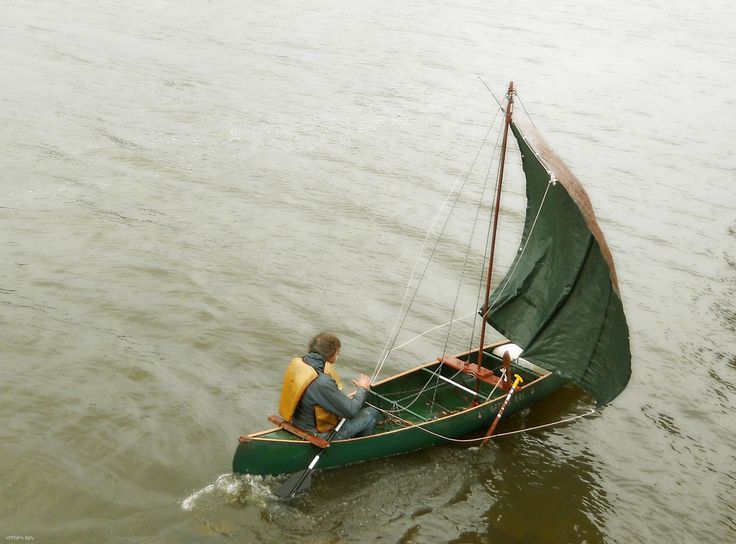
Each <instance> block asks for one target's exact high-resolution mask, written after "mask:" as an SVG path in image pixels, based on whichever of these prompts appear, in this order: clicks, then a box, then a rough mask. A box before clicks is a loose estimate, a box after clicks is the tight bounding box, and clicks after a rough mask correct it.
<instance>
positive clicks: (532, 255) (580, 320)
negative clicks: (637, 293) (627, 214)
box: [487, 122, 631, 405]
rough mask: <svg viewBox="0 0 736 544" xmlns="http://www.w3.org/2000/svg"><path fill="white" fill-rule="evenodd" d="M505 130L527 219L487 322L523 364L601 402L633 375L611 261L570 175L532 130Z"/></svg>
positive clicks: (587, 204)
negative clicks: (512, 140) (520, 175)
mask: <svg viewBox="0 0 736 544" xmlns="http://www.w3.org/2000/svg"><path fill="white" fill-rule="evenodd" d="M511 128H512V130H513V132H514V135H515V136H516V140H517V142H518V145H519V150H520V151H521V155H522V163H523V167H524V174H525V175H526V183H527V184H526V196H527V209H526V220H525V224H524V231H523V234H522V240H521V244H520V248H519V253H518V254H517V257H516V260H515V261H514V263H513V264H512V265H511V267H510V269H509V272H508V274H507V276H506V277H505V278H504V279H503V281H501V283H500V284H499V285H498V286H497V287H496V289H495V291H494V293H493V295H492V297H491V300H490V307H491V310H490V312H488V314H487V320H488V322H489V323H490V324H491V325H492V326H493V327H494V328H496V329H497V330H498V331H499V332H501V333H502V334H503V335H504V336H506V337H507V338H509V339H510V340H511V341H513V342H514V343H516V344H518V345H519V346H521V347H522V348H524V353H523V356H524V358H525V359H527V360H529V361H532V362H534V363H535V364H537V365H539V366H541V367H543V368H546V369H548V370H552V371H555V372H557V373H559V374H561V375H563V376H564V377H566V378H569V379H570V380H572V381H574V382H575V383H577V384H578V385H580V386H581V387H583V388H584V389H585V390H587V391H588V392H589V393H590V394H591V395H593V397H594V398H595V400H596V402H597V403H598V404H599V405H600V404H605V403H607V402H609V401H611V400H612V399H614V398H615V397H616V396H617V395H618V394H619V393H620V392H621V391H622V390H623V389H624V387H626V384H627V383H628V381H629V376H630V375H631V351H630V348H629V330H628V326H627V324H626V316H625V315H624V311H623V306H622V304H621V299H620V297H619V293H618V284H617V280H616V271H615V267H614V265H613V259H612V258H611V254H610V251H609V250H608V246H607V244H606V242H605V240H604V238H603V234H602V233H601V231H600V228H599V227H598V224H597V222H596V219H595V215H594V213H593V209H592V206H591V204H590V200H589V199H588V196H587V194H586V193H585V191H584V190H583V188H582V186H581V185H580V183H579V182H578V180H577V179H576V178H575V176H574V175H573V174H572V173H571V172H570V170H569V169H568V168H567V167H566V166H565V165H564V163H563V162H562V161H561V160H560V159H559V157H557V156H556V155H555V154H554V152H553V151H552V150H551V149H550V148H549V146H547V144H546V143H545V142H544V140H542V138H541V137H540V136H539V134H538V133H537V131H536V129H534V128H533V127H531V126H524V127H523V128H521V127H520V126H519V124H518V123H516V122H515V123H512V126H511ZM550 180H552V181H550ZM540 206H541V209H540Z"/></svg>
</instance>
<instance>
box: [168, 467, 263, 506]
mask: <svg viewBox="0 0 736 544" xmlns="http://www.w3.org/2000/svg"><path fill="white" fill-rule="evenodd" d="M276 498H277V497H276V496H275V495H274V494H273V493H272V492H271V489H270V487H269V486H268V484H267V483H266V478H265V477H263V476H253V475H250V474H222V475H220V476H218V478H217V480H215V482H214V483H211V484H210V485H208V486H206V487H203V488H202V489H199V490H197V491H195V492H194V493H192V494H191V495H189V496H188V497H187V498H186V499H184V500H182V501H181V508H182V510H185V511H187V512H192V511H194V510H195V509H197V510H198V509H201V508H206V507H207V506H208V505H209V504H211V503H217V504H222V502H223V501H225V502H226V503H228V504H255V505H257V506H261V507H265V506H266V505H267V503H268V502H269V501H272V500H276Z"/></svg>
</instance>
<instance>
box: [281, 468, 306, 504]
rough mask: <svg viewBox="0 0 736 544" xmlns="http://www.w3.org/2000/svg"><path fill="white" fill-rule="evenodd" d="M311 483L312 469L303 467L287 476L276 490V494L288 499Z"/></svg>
mask: <svg viewBox="0 0 736 544" xmlns="http://www.w3.org/2000/svg"><path fill="white" fill-rule="evenodd" d="M310 485H312V470H311V469H305V470H302V471H301V472H297V473H296V474H292V475H291V476H289V479H288V480H286V481H285V482H284V483H283V484H281V485H280V486H279V488H278V489H277V490H276V496H278V497H280V498H282V499H290V498H292V497H293V496H295V495H296V494H297V493H300V492H301V491H304V490H305V489H308V488H309V486H310Z"/></svg>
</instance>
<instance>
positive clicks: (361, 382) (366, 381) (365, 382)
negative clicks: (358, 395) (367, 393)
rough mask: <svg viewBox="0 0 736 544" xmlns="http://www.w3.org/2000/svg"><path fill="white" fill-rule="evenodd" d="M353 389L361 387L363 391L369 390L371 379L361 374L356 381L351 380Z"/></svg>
mask: <svg viewBox="0 0 736 544" xmlns="http://www.w3.org/2000/svg"><path fill="white" fill-rule="evenodd" d="M353 383H354V384H355V387H362V388H363V389H370V388H371V379H370V378H369V377H368V376H366V375H365V374H361V375H360V377H359V378H358V379H357V380H353Z"/></svg>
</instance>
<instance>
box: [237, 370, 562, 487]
mask: <svg viewBox="0 0 736 544" xmlns="http://www.w3.org/2000/svg"><path fill="white" fill-rule="evenodd" d="M466 357H467V355H466ZM487 359H488V360H487V361H484V362H483V366H487V367H491V365H496V363H500V360H494V358H491V357H488V358H487ZM437 366H438V365H437V363H434V364H429V365H425V366H423V367H418V368H416V369H414V370H412V371H410V372H408V373H405V374H400V375H398V376H396V377H392V378H388V379H386V380H384V381H382V382H380V383H378V384H376V385H375V386H374V388H373V389H374V391H375V392H376V393H379V394H380V395H381V397H378V396H376V395H371V397H370V398H369V402H371V403H372V404H374V405H376V406H378V407H380V408H383V409H388V408H390V407H391V406H392V404H391V403H390V402H388V399H390V398H398V397H399V396H400V395H402V394H405V393H406V390H407V389H411V388H412V387H416V386H417V385H419V387H421V384H425V383H426V382H427V379H428V377H429V376H430V374H429V371H433V370H435V369H436V368H437ZM514 371H517V372H519V373H521V374H522V375H524V374H526V376H525V381H526V385H524V386H522V387H521V388H520V389H519V390H518V391H517V392H516V393H515V394H514V395H513V396H512V398H511V402H510V403H509V405H508V406H507V408H506V411H505V412H504V417H508V416H510V415H512V414H514V413H515V412H518V411H520V410H523V409H524V408H526V407H528V406H531V405H532V404H534V403H535V402H538V401H539V400H541V399H543V398H544V397H546V396H547V395H549V394H550V393H552V392H553V391H555V390H556V389H558V388H559V387H561V386H562V385H563V384H564V383H566V380H565V379H563V378H561V377H560V376H558V375H557V374H547V375H544V376H542V377H539V376H536V375H532V374H530V373H528V372H526V373H525V371H523V370H520V369H516V368H514ZM444 373H447V376H448V377H453V378H454V381H455V382H456V383H459V384H460V385H464V386H465V387H467V388H470V389H472V388H474V387H475V379H474V378H472V377H470V376H467V375H460V376H456V375H454V372H453V373H450V372H449V371H448V370H447V369H443V374H444ZM527 380H528V381H527ZM440 384H441V385H440V387H438V388H437V389H435V387H434V386H433V387H432V388H430V389H428V390H427V391H426V392H424V398H420V399H418V402H414V403H413V404H412V406H411V409H410V410H411V413H409V412H408V411H404V412H401V414H400V417H401V418H402V419H403V420H404V423H403V424H402V423H396V422H393V420H390V419H387V420H386V422H384V423H383V424H381V425H379V426H378V427H377V428H376V430H375V434H372V435H371V436H367V437H359V438H350V439H347V440H336V441H334V442H332V444H331V445H330V447H329V448H328V450H327V451H326V452H325V454H324V455H323V456H322V458H321V460H320V463H319V468H330V467H340V466H344V465H349V464H353V463H359V462H362V461H368V460H371V459H378V458H381V457H388V456H391V455H398V454H402V453H407V452H411V451H416V450H419V449H422V448H426V447H428V446H433V445H437V444H441V443H443V442H446V439H445V437H447V438H459V437H463V436H467V435H470V434H473V433H478V432H482V431H485V430H486V429H488V427H490V425H491V423H492V421H493V418H494V417H495V416H496V414H497V413H498V410H499V409H500V407H501V404H503V401H504V399H505V398H506V393H505V392H503V391H501V390H496V391H495V392H493V393H492V389H491V386H490V385H488V384H485V383H481V388H480V394H481V396H482V400H484V399H485V398H486V397H487V396H488V395H489V394H491V393H492V395H491V397H490V398H489V399H488V400H487V401H484V402H481V403H480V404H478V405H477V406H473V399H474V398H475V397H474V396H473V395H471V394H469V393H467V392H466V391H464V390H462V389H460V388H457V387H455V386H453V385H450V384H447V383H446V382H440ZM430 399H431V400H432V402H431V403H430V402H429V400H430ZM430 404H431V407H428V405H430ZM394 406H395V405H394ZM425 419H426V421H424V420H425ZM437 435H439V436H437ZM318 451H319V449H318V448H317V447H316V446H313V445H312V444H310V443H309V442H306V441H304V440H301V439H299V438H297V437H295V436H294V435H291V434H289V433H287V432H286V431H283V430H280V429H271V430H267V431H262V432H260V433H254V434H252V435H249V436H248V438H247V439H246V440H245V441H243V442H240V444H239V445H238V448H237V450H236V452H235V457H234V458H233V472H235V473H247V474H262V475H266V474H271V475H276V474H284V473H292V472H297V471H299V470H302V469H304V468H306V466H307V465H308V464H309V462H310V461H311V460H312V459H313V458H314V456H315V455H316V454H317V452H318Z"/></svg>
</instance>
